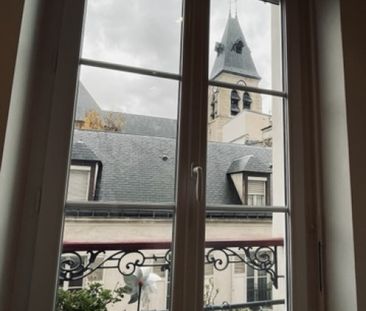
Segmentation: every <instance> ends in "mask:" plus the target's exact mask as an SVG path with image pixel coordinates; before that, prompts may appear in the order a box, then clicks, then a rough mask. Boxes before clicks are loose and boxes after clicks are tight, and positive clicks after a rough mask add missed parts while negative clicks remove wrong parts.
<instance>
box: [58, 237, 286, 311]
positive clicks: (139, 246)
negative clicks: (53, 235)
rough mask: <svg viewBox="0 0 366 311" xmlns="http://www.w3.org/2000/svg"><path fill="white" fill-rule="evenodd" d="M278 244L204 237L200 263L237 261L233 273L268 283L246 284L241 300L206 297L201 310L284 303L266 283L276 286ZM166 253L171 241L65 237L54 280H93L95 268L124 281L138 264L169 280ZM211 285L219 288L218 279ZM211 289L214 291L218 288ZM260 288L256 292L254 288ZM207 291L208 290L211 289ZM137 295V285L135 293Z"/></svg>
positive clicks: (221, 265)
mask: <svg viewBox="0 0 366 311" xmlns="http://www.w3.org/2000/svg"><path fill="white" fill-rule="evenodd" d="M282 246H283V239H282V238H271V239H266V240H264V239H261V240H259V239H258V240H215V241H207V242H206V252H205V267H210V270H212V271H215V273H220V272H223V271H226V270H229V269H232V271H234V269H233V265H236V264H240V265H241V267H242V269H243V271H244V269H245V270H246V273H245V274H244V273H243V274H239V275H240V277H241V278H243V279H244V280H246V281H247V282H249V283H248V284H253V286H254V284H256V286H257V285H258V284H259V285H260V284H261V282H260V280H259V281H258V279H257V280H256V281H254V276H258V275H261V278H262V280H267V279H268V280H269V282H270V283H268V284H269V286H268V284H267V283H266V285H265V288H254V287H253V288H251V289H249V288H247V295H248V296H247V297H246V299H245V298H244V297H243V302H240V303H237V302H232V303H229V302H227V301H222V302H220V303H219V304H217V303H216V302H215V303H214V301H215V299H212V297H211V300H208V301H206V305H205V307H204V310H266V309H264V307H265V308H268V309H272V308H273V306H275V305H284V304H285V300H284V299H272V287H273V288H274V289H278V287H279V282H278V281H279V278H281V277H283V276H281V275H279V274H278V270H279V269H278V248H280V247H282ZM281 249H282V248H281ZM171 255H172V253H171V242H168V241H153V242H151V241H150V242H141V241H123V242H113V243H101V242H98V243H90V242H88V243H85V242H74V241H72V242H71V241H65V242H64V244H63V252H62V256H61V260H60V274H59V281H60V284H61V285H63V284H65V283H67V282H69V283H71V282H77V281H80V282H79V284H80V285H81V284H82V280H83V279H88V280H93V275H95V274H96V273H98V271H99V273H100V272H101V271H107V270H108V271H109V274H110V273H111V272H112V271H113V274H114V276H115V277H116V279H120V280H126V277H129V276H132V275H134V274H136V272H137V271H138V270H139V269H141V268H149V269H151V271H154V272H157V273H160V274H161V275H165V276H166V282H170V275H169V271H170V269H171V260H172V256H171ZM249 271H251V272H249ZM249 274H251V275H252V276H253V278H251V276H249ZM207 279H208V278H207ZM251 279H253V281H252V283H250V282H251V281H250V280H251ZM94 280H95V279H94ZM248 280H249V281H248ZM243 282H244V281H243ZM120 285H124V284H120ZM262 285H263V284H262ZM207 286H208V285H207ZM216 286H218V287H220V284H216ZM167 287H168V286H167ZM262 287H263V286H262ZM215 290H216V291H217V293H218V291H219V288H218V289H215ZM261 290H262V294H261V293H259V292H258V291H261ZM263 290H264V291H263ZM169 292H170V291H169V290H167V291H166V298H165V301H166V303H165V307H164V308H165V309H164V310H166V305H168V304H169V299H170V297H169ZM212 292H214V290H213V288H212ZM140 294H141V288H140V290H139V298H140ZM124 296H126V297H124V298H123V299H122V302H121V303H122V304H123V303H124V304H125V305H127V304H128V295H124ZM263 298H266V299H265V300H264V299H263ZM248 300H249V301H248ZM250 300H251V301H250ZM253 300H255V301H253ZM208 302H209V303H208ZM245 308H248V309H245ZM126 310H130V309H126ZM131 310H136V307H135V306H134V307H132V309H131ZM137 310H143V308H141V309H140V305H139V304H138V306H137ZM144 310H145V309H144ZM151 310H152V309H151ZM154 310H156V309H154ZM160 310H163V309H162V308H161V309H160Z"/></svg>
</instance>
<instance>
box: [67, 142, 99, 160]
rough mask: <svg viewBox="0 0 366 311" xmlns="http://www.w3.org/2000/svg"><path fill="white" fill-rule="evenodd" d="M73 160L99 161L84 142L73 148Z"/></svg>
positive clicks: (75, 144)
mask: <svg viewBox="0 0 366 311" xmlns="http://www.w3.org/2000/svg"><path fill="white" fill-rule="evenodd" d="M71 159H73V160H84V161H99V159H98V158H97V156H96V155H95V153H94V152H93V150H91V149H90V148H89V147H88V146H87V145H86V144H85V143H84V142H83V141H80V140H79V141H76V142H75V143H74V144H73V146H72V151H71Z"/></svg>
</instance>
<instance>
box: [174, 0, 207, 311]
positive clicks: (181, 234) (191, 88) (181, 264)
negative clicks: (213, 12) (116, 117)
mask: <svg viewBox="0 0 366 311" xmlns="http://www.w3.org/2000/svg"><path fill="white" fill-rule="evenodd" d="M183 18H184V22H183V47H182V63H181V73H182V80H181V85H180V95H181V105H180V114H179V136H178V137H179V143H178V158H177V160H178V161H177V163H178V165H177V187H176V200H177V208H176V217H175V224H174V247H173V280H172V305H171V310H173V311H185V310H191V311H201V310H202V308H203V278H204V240H205V193H204V191H205V190H204V189H205V166H206V149H207V147H206V138H207V101H208V98H207V90H208V77H207V75H208V74H207V73H208V40H209V1H208V0H203V1H195V0H186V1H185V2H184V4H183ZM194 167H200V168H201V169H199V170H198V171H197V172H198V173H199V174H194V173H193V168H194ZM197 183H198V184H197Z"/></svg>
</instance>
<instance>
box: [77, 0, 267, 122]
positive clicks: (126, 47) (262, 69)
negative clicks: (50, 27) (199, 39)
mask: <svg viewBox="0 0 366 311" xmlns="http://www.w3.org/2000/svg"><path fill="white" fill-rule="evenodd" d="M229 7H230V0H212V1H211V23H210V27H211V28H210V69H211V67H212V65H213V62H214V58H215V56H216V53H215V52H214V45H215V42H217V41H221V37H222V34H223V31H224V29H225V24H226V21H227V18H228V15H229ZM236 7H237V11H238V18H239V22H240V24H241V26H242V29H243V32H244V35H245V37H246V41H247V43H248V45H249V48H250V49H251V52H252V57H253V60H254V63H255V65H256V67H257V71H258V73H259V75H260V76H261V77H262V80H261V83H260V87H264V88H270V87H271V84H270V77H271V70H270V68H271V53H270V43H271V33H270V22H271V21H270V4H268V3H263V2H261V1H259V0H238V4H237V5H236V4H235V1H232V4H231V11H232V14H233V15H234V14H235V11H236ZM181 20H182V18H181V1H179V0H88V6H87V15H86V22H85V29H84V43H83V47H82V56H83V57H85V58H90V59H97V60H101V61H107V62H115V63H118V64H125V65H129V66H136V67H143V68H149V69H156V70H160V71H166V72H172V73H178V71H179V57H180V55H179V52H180V51H179V48H180V30H181ZM80 79H81V81H82V82H83V83H84V85H85V86H86V88H87V89H88V90H89V92H90V93H91V94H92V96H93V97H94V99H95V100H96V101H97V103H98V104H99V105H100V106H101V108H102V109H105V110H113V111H122V112H128V113H136V114H144V115H152V116H160V117H168V118H176V115H177V101H178V99H177V91H178V83H177V82H176V81H170V80H166V79H157V78H152V77H144V76H140V75H136V74H129V73H122V72H117V71H112V70H103V69H95V68H91V67H86V66H82V68H81V76H80ZM264 101H265V102H266V99H264Z"/></svg>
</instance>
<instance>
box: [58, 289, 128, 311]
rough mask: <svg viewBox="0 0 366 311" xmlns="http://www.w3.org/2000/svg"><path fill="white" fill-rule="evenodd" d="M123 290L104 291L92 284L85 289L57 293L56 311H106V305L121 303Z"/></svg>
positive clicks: (61, 290)
mask: <svg viewBox="0 0 366 311" xmlns="http://www.w3.org/2000/svg"><path fill="white" fill-rule="evenodd" d="M124 292H125V291H124V290H123V288H117V289H115V290H113V291H112V290H109V289H104V288H103V286H102V285H101V284H99V283H92V284H90V285H89V287H87V288H82V289H79V290H74V291H69V290H64V289H59V290H58V292H57V304H56V310H57V311H107V305H109V304H114V303H116V302H118V301H121V298H122V297H123V294H124Z"/></svg>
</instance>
